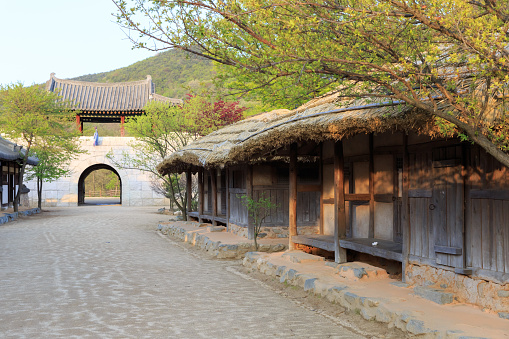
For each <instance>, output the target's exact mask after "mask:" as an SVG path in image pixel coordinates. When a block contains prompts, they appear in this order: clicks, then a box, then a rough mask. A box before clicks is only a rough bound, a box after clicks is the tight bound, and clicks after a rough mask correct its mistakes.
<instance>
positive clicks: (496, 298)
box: [405, 264, 509, 313]
mask: <svg viewBox="0 0 509 339" xmlns="http://www.w3.org/2000/svg"><path fill="white" fill-rule="evenodd" d="M405 281H406V282H407V283H408V284H411V285H416V286H429V287H437V288H441V289H444V290H445V291H450V292H452V293H453V294H454V296H455V299H456V300H457V301H459V302H464V303H469V304H474V305H478V306H480V307H482V308H484V309H486V310H489V311H493V312H497V313H504V312H509V284H497V283H495V282H491V281H486V280H483V279H480V278H472V277H469V276H465V275H461V274H456V273H454V272H451V271H447V270H444V269H440V268H435V267H432V266H427V265H422V266H421V265H415V264H414V265H409V266H408V267H407V272H406V280H405Z"/></svg>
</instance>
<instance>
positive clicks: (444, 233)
mask: <svg viewBox="0 0 509 339" xmlns="http://www.w3.org/2000/svg"><path fill="white" fill-rule="evenodd" d="M461 159H462V152H461V146H448V147H441V148H437V149H434V150H433V174H434V175H433V177H434V181H433V187H432V199H431V200H432V203H431V204H430V206H429V208H430V210H431V212H432V213H431V214H432V221H433V222H432V227H433V233H434V234H433V235H434V251H435V256H436V262H437V264H440V265H445V266H451V267H464V252H465V251H464V248H463V247H464V246H463V243H464V242H463V229H464V184H463V175H462V160H461Z"/></svg>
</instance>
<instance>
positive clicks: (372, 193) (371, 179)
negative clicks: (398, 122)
mask: <svg viewBox="0 0 509 339" xmlns="http://www.w3.org/2000/svg"><path fill="white" fill-rule="evenodd" d="M368 237H369V238H374V237H375V162H374V156H373V133H370V134H369V230H368Z"/></svg>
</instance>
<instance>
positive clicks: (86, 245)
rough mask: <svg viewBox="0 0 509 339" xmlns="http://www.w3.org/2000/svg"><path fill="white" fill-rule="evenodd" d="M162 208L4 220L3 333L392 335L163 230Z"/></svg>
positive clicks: (0, 270) (0, 249)
mask: <svg viewBox="0 0 509 339" xmlns="http://www.w3.org/2000/svg"><path fill="white" fill-rule="evenodd" d="M156 210H157V209H156V208H154V207H151V208H126V207H120V206H85V207H77V208H61V209H53V210H50V211H49V212H43V213H42V214H41V215H36V216H32V217H29V218H23V219H21V220H20V221H15V222H11V223H8V224H5V225H3V226H0V281H1V284H2V286H1V288H0V304H1V305H2V307H1V308H0V319H2V321H1V322H0V337H8V338H70V337H79V338H98V337H101V338H168V337H178V338H197V337H207V338H234V337H243V338H267V337H301V338H367V337H392V338H396V337H395V336H393V335H394V333H392V332H390V331H387V330H385V331H384V330H383V326H382V325H380V324H376V323H372V322H365V323H362V322H354V323H353V324H351V325H350V324H349V323H344V324H343V325H342V324H341V322H338V321H337V319H343V320H344V321H346V320H348V319H350V318H348V317H350V316H352V317H353V316H355V315H348V317H346V318H345V317H344V314H343V313H342V311H341V310H340V309H336V308H334V309H333V310H334V312H336V313H334V312H331V314H328V313H327V312H328V311H327V309H325V310H324V311H322V310H321V309H318V308H314V306H312V305H313V304H312V303H311V304H304V303H300V301H299V298H300V299H307V298H308V297H307V296H302V297H298V295H299V294H297V297H295V296H293V295H291V294H290V293H289V292H292V291H285V290H278V289H277V288H275V285H274V286H272V285H271V282H270V281H265V282H263V283H261V282H260V280H257V279H255V278H257V277H256V276H253V275H248V274H246V272H243V271H242V267H241V266H240V265H239V264H238V262H235V261H217V260H210V259H208V258H203V256H201V255H200V254H199V253H195V252H193V251H192V250H189V249H187V248H186V247H185V246H182V244H179V243H175V242H173V241H171V240H169V239H167V238H165V237H161V236H159V235H158V233H157V232H156V231H155V229H156V225H157V222H158V221H160V220H164V219H166V218H167V217H166V216H164V215H160V214H156V213H155V211H156ZM271 286H272V287H271ZM297 292H299V291H297ZM301 293H304V292H303V291H301ZM296 301H299V302H296ZM299 303H300V304H299ZM310 305H311V306H310ZM330 310H332V309H330ZM324 312H325V313H324ZM337 312H339V313H337ZM354 318H358V319H360V317H357V316H355V317H354ZM345 319H346V320H345ZM368 325H369V326H368ZM400 337H401V336H398V338H400Z"/></svg>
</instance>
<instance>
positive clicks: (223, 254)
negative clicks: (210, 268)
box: [158, 222, 286, 259]
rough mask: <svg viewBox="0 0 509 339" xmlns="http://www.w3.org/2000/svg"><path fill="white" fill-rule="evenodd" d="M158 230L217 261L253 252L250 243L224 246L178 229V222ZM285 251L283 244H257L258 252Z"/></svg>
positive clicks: (236, 257)
mask: <svg viewBox="0 0 509 339" xmlns="http://www.w3.org/2000/svg"><path fill="white" fill-rule="evenodd" d="M158 230H159V231H160V232H161V233H162V234H165V235H168V236H170V237H171V238H174V239H177V240H180V241H183V242H187V243H189V244H191V245H193V246H195V247H197V248H200V249H202V250H204V251H206V252H208V253H209V254H211V255H212V256H213V257H215V258H218V259H242V258H243V257H244V255H245V254H246V253H247V252H251V251H254V250H255V247H254V243H253V242H252V241H249V242H245V243H238V244H224V243H221V241H213V240H211V239H210V238H209V237H207V235H206V234H200V233H199V232H196V231H195V230H193V231H189V230H186V229H185V228H183V227H179V225H178V222H175V223H170V224H159V226H158ZM284 250H286V246H285V245H283V244H259V245H258V251H260V252H281V251H284Z"/></svg>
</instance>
